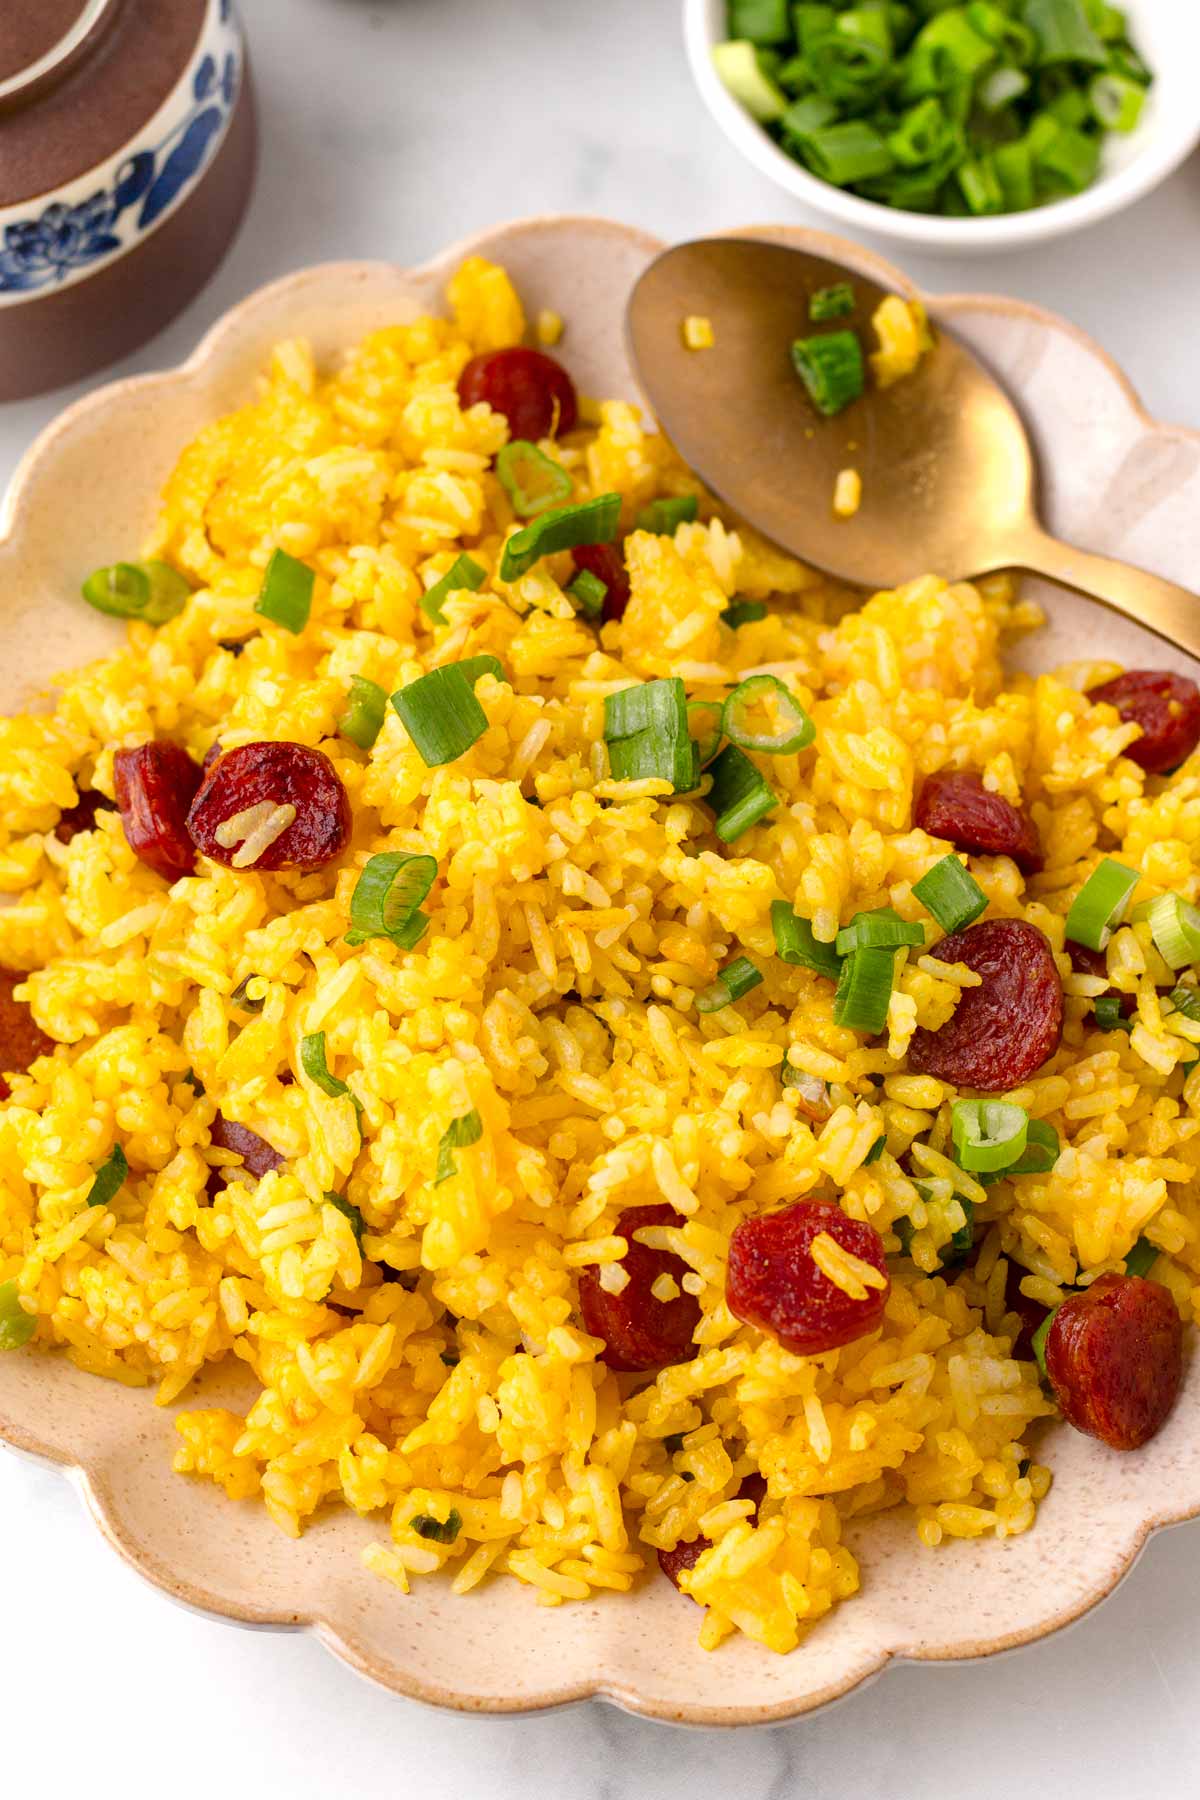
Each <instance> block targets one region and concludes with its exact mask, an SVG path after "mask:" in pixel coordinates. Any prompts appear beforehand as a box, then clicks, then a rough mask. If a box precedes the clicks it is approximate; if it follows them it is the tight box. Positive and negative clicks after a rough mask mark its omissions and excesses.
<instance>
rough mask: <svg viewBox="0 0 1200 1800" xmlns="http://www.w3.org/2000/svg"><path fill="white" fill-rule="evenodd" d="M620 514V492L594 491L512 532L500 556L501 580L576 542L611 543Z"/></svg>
mask: <svg viewBox="0 0 1200 1800" xmlns="http://www.w3.org/2000/svg"><path fill="white" fill-rule="evenodd" d="M620 517H621V496H620V494H598V495H597V496H596V498H595V499H594V500H581V501H580V502H579V504H578V505H577V506H560V507H558V508H556V510H555V511H553V512H544V513H542V515H541V517H540V518H537V519H534V521H533V523H532V524H531V525H526V526H525V528H524V530H523V531H516V532H514V533H513V535H512V537H510V538H509V540H508V542H507V543H506V544H505V546H504V554H503V556H502V557H501V559H500V579H501V581H515V580H516V579H517V577H518V575H524V573H525V571H526V570H527V569H532V567H533V565H534V563H535V562H537V561H539V559H540V558H541V557H543V556H551V555H553V553H554V552H555V551H556V550H573V549H575V548H576V547H577V546H578V545H580V544H611V542H612V541H613V539H614V538H615V537H616V535H617V525H618V523H619V521H620Z"/></svg>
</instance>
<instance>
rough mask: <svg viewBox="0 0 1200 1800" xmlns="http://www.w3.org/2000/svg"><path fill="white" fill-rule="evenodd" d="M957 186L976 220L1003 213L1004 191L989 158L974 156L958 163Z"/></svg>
mask: <svg viewBox="0 0 1200 1800" xmlns="http://www.w3.org/2000/svg"><path fill="white" fill-rule="evenodd" d="M958 185H959V187H960V188H961V189H962V191H963V198H964V199H965V201H966V203H967V206H968V207H969V208H970V210H971V212H972V213H973V214H975V216H976V217H977V218H982V217H983V216H985V215H986V214H991V213H999V212H1003V211H1004V189H1003V188H1002V187H1001V186H1000V177H999V176H998V175H997V173H996V169H995V165H994V163H993V162H992V159H991V157H990V156H976V157H972V158H970V159H968V161H966V162H964V163H960V165H959V168H958Z"/></svg>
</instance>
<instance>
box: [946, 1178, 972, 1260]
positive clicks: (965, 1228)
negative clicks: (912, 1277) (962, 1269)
mask: <svg viewBox="0 0 1200 1800" xmlns="http://www.w3.org/2000/svg"><path fill="white" fill-rule="evenodd" d="M958 1204H959V1205H960V1206H961V1207H962V1209H963V1213H964V1214H965V1219H964V1222H963V1224H961V1225H960V1226H959V1228H958V1230H957V1231H956V1232H955V1233H954V1235H953V1237H952V1238H951V1239H950V1242H949V1243H948V1244H947V1245H946V1249H945V1251H944V1252H943V1254H942V1267H943V1269H950V1268H953V1267H954V1265H955V1264H956V1263H960V1262H962V1261H964V1259H965V1258H966V1257H968V1256H970V1254H971V1251H972V1250H973V1249H974V1247H975V1202H974V1201H973V1200H967V1199H965V1198H964V1197H963V1196H962V1195H961V1194H960V1195H958Z"/></svg>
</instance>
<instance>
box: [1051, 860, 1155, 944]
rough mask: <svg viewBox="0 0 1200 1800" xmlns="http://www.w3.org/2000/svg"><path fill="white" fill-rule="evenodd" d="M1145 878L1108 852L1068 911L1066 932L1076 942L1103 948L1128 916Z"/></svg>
mask: <svg viewBox="0 0 1200 1800" xmlns="http://www.w3.org/2000/svg"><path fill="white" fill-rule="evenodd" d="M1140 880H1141V875H1140V874H1139V873H1138V871H1137V870H1136V869H1131V868H1128V867H1127V866H1126V864H1125V863H1119V862H1114V861H1113V859H1112V857H1111V856H1106V857H1105V858H1104V860H1103V862H1101V863H1098V864H1097V865H1096V867H1095V868H1094V869H1093V870H1092V872H1091V874H1090V875H1089V876H1088V878H1087V880H1086V881H1085V882H1084V884H1083V886H1082V887H1081V888H1080V890H1079V892H1078V893H1077V894H1076V896H1075V898H1074V900H1073V901H1072V903H1071V910H1070V912H1069V913H1068V914H1067V923H1066V934H1067V936H1068V937H1069V938H1070V940H1071V942H1072V943H1073V944H1083V945H1084V947H1085V948H1086V949H1088V950H1103V949H1105V947H1106V946H1107V944H1108V940H1109V938H1110V937H1111V936H1112V934H1113V932H1114V931H1115V930H1116V929H1117V926H1118V925H1120V923H1121V922H1122V920H1123V919H1124V917H1125V909H1126V907H1127V906H1128V905H1129V898H1130V895H1131V894H1132V893H1133V890H1134V888H1135V887H1136V886H1137V884H1138V882H1139V881H1140Z"/></svg>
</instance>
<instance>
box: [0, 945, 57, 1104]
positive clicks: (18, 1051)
mask: <svg viewBox="0 0 1200 1800" xmlns="http://www.w3.org/2000/svg"><path fill="white" fill-rule="evenodd" d="M26 979H27V977H26V975H25V973H24V972H23V971H22V970H20V969H5V968H0V1070H3V1071H4V1074H8V1075H15V1074H17V1073H18V1072H20V1073H21V1074H22V1075H23V1074H24V1073H25V1071H26V1069H27V1068H28V1067H29V1065H30V1063H32V1062H35V1061H36V1059H37V1058H38V1057H39V1056H48V1055H49V1054H50V1052H51V1050H53V1048H54V1040H53V1039H52V1038H48V1037H47V1036H46V1034H45V1032H44V1031H43V1030H42V1029H41V1027H40V1026H38V1025H36V1024H35V1023H34V1019H33V1014H32V1012H31V1011H30V1010H29V1007H28V1006H27V1005H26V1004H25V1002H24V1000H17V999H14V997H13V989H14V988H15V987H17V986H19V984H20V983H21V982H22V981H25V980H26ZM4 1074H0V1100H7V1099H8V1098H9V1096H10V1095H11V1093H12V1089H11V1088H10V1087H9V1085H8V1082H7V1081H6V1080H5V1079H4Z"/></svg>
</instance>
